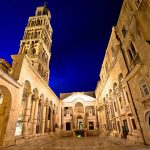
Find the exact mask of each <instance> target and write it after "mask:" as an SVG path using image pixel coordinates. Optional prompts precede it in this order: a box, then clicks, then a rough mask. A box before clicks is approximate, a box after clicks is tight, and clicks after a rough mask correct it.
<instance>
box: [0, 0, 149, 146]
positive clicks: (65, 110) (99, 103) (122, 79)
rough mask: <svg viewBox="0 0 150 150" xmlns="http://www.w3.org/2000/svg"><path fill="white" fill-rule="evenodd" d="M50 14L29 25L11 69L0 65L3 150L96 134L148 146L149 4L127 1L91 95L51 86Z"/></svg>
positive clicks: (43, 13)
mask: <svg viewBox="0 0 150 150" xmlns="http://www.w3.org/2000/svg"><path fill="white" fill-rule="evenodd" d="M50 19H51V14H50V11H49V10H48V9H47V8H46V6H41V7H38V8H37V9H36V12H35V16H32V17H29V20H28V24H27V27H26V28H25V31H24V36H23V39H22V40H21V42H20V49H19V52H18V54H17V55H12V59H13V62H12V65H10V64H9V63H7V62H6V61H5V60H3V59H0V146H1V145H3V146H9V145H15V144H23V143H27V142H29V141H33V140H35V139H39V140H40V139H42V138H44V137H48V135H49V133H51V132H55V131H58V132H57V133H59V134H60V135H61V136H73V135H84V136H87V135H98V134H99V132H100V133H101V134H105V135H110V136H115V137H120V138H127V139H129V140H132V141H134V142H138V143H145V144H150V34H149V33H150V21H149V20H150V0H132V1H131V0H124V2H123V6H122V9H121V12H120V16H119V19H118V22H117V25H116V26H114V27H112V32H111V36H110V40H109V43H108V46H107V49H106V54H105V57H104V61H103V64H102V68H101V71H100V81H98V84H97V87H96V90H95V92H75V93H62V94H61V95H60V100H59V98H58V97H57V96H56V95H55V93H54V92H53V91H52V90H51V88H50V87H49V86H48V82H49V75H50V70H49V62H50V58H51V45H52V32H53V31H52V27H51V25H50Z"/></svg>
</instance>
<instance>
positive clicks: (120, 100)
mask: <svg viewBox="0 0 150 150" xmlns="http://www.w3.org/2000/svg"><path fill="white" fill-rule="evenodd" d="M119 102H120V107H121V108H122V107H123V101H122V98H121V97H119Z"/></svg>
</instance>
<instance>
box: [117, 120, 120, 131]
mask: <svg viewBox="0 0 150 150" xmlns="http://www.w3.org/2000/svg"><path fill="white" fill-rule="evenodd" d="M117 126H118V130H119V132H120V131H121V129H120V123H119V121H117Z"/></svg>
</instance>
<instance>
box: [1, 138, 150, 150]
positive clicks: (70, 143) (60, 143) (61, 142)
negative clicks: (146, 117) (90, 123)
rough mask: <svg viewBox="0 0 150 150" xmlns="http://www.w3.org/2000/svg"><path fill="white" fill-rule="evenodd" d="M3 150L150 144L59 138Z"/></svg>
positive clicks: (136, 149) (104, 149)
mask: <svg viewBox="0 0 150 150" xmlns="http://www.w3.org/2000/svg"><path fill="white" fill-rule="evenodd" d="M3 150H150V146H145V145H133V144H131V143H126V141H121V142H119V141H117V140H114V139H110V138H108V137H86V138H71V137H70V138H59V139H56V140H53V141H51V142H47V143H38V144H37V143H34V144H32V145H30V146H29V145H26V146H23V147H9V148H5V149H3Z"/></svg>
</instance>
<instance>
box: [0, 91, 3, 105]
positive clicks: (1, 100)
mask: <svg viewBox="0 0 150 150" xmlns="http://www.w3.org/2000/svg"><path fill="white" fill-rule="evenodd" d="M2 104H3V94H2V92H1V91H0V107H1V105H2Z"/></svg>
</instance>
